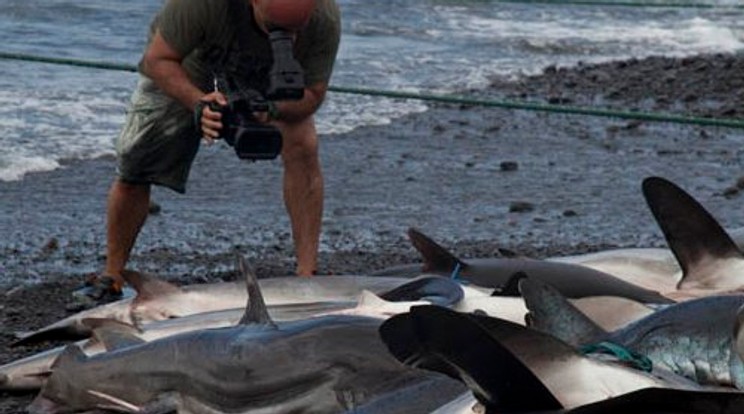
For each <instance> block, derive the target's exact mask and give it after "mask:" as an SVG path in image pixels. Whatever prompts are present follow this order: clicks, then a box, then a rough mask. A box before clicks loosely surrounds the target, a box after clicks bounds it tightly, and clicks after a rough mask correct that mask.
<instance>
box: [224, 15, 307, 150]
mask: <svg viewBox="0 0 744 414" xmlns="http://www.w3.org/2000/svg"><path fill="white" fill-rule="evenodd" d="M269 42H270V43H271V50H272V55H273V64H272V66H271V70H270V72H269V87H268V89H267V91H266V96H265V97H264V96H263V95H262V94H261V93H260V92H258V91H256V90H254V89H248V90H244V89H240V88H238V87H231V86H230V82H225V84H226V85H227V86H226V90H224V91H223V93H225V95H226V96H227V100H228V104H227V106H224V107H221V106H219V105H217V104H216V103H210V104H209V106H210V109H211V110H213V111H219V112H221V113H222V127H223V129H222V138H223V139H224V140H225V142H227V143H228V144H229V145H230V146H232V147H233V148H235V153H236V154H237V155H238V158H241V159H248V160H270V159H274V158H276V157H277V156H278V155H279V154H280V153H281V151H282V134H281V132H280V131H279V129H277V128H276V127H275V126H273V125H269V124H263V123H260V122H258V121H257V120H256V119H255V118H254V116H253V114H254V113H255V112H269V114H270V116H272V110H271V107H272V105H273V102H274V101H283V100H299V99H302V97H303V94H304V91H305V80H304V74H303V71H302V67H301V66H300V64H299V63H298V62H297V61H296V60H295V59H294V56H293V54H292V34H291V33H289V32H287V31H284V30H281V29H275V30H271V31H270V32H269Z"/></svg>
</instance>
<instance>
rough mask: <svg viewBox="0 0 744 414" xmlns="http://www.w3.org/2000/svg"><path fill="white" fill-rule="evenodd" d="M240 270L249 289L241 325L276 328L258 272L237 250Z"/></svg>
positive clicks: (236, 255) (236, 254) (236, 256)
mask: <svg viewBox="0 0 744 414" xmlns="http://www.w3.org/2000/svg"><path fill="white" fill-rule="evenodd" d="M235 258H236V262H237V268H238V272H239V273H240V274H242V275H243V277H244V278H245V288H246V290H247V291H248V303H247V304H246V306H245V313H244V314H243V317H242V318H240V322H239V323H240V324H241V325H250V324H258V325H264V326H266V327H271V328H276V324H275V323H274V321H273V320H271V316H269V310H268V309H267V308H266V302H264V298H263V294H262V293H261V287H260V286H259V284H258V277H256V272H254V271H253V269H252V268H251V267H250V266H249V265H248V262H247V261H246V260H245V258H244V257H243V256H242V255H241V254H240V253H238V252H237V251H236V252H235Z"/></svg>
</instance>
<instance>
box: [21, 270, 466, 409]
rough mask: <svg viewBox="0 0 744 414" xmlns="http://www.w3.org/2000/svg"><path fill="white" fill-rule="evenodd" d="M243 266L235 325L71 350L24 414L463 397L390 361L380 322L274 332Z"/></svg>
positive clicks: (345, 320)
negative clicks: (242, 307)
mask: <svg viewBox="0 0 744 414" xmlns="http://www.w3.org/2000/svg"><path fill="white" fill-rule="evenodd" d="M240 266H241V268H242V269H243V272H244V273H245V275H246V279H247V281H246V287H247V291H248V304H247V306H246V311H245V314H244V315H243V317H242V318H241V322H240V324H239V325H238V326H234V327H229V328H221V329H208V330H200V331H195V332H190V333H184V334H180V335H175V336H171V337H167V338H164V339H160V340H155V341H152V342H148V343H140V344H137V343H136V340H130V341H123V342H124V343H123V344H122V345H121V346H117V343H118V342H120V341H121V340H122V338H121V335H118V338H114V339H113V340H111V341H108V343H109V346H110V347H111V348H112V350H110V351H109V352H106V353H103V354H99V355H96V356H92V357H87V356H85V355H84V354H83V353H82V352H81V351H80V349H79V348H77V347H76V346H70V347H69V348H68V349H67V350H66V351H65V353H64V354H63V355H62V356H60V357H59V359H58V360H57V361H56V362H55V363H54V365H53V366H52V374H51V376H50V377H49V379H48V380H47V383H46V385H45V386H44V388H43V389H42V390H41V392H40V393H39V395H38V396H37V398H36V400H34V402H33V403H32V404H31V405H30V406H29V412H31V413H34V414H41V413H45V414H48V413H57V412H63V411H64V412H81V411H90V410H98V409H104V410H115V411H122V412H140V411H144V412H170V411H178V412H209V413H227V412H230V413H238V412H245V413H248V412H250V413H269V412H271V413H274V412H276V413H279V412H287V413H288V412H304V413H336V412H345V411H353V410H355V409H357V408H359V409H361V408H363V407H365V406H367V405H368V404H376V403H379V402H380V401H381V400H382V399H384V397H385V396H390V395H394V394H397V393H401V392H407V393H408V394H407V395H409V396H411V395H417V396H418V401H416V402H417V404H419V407H418V410H420V411H418V412H428V411H431V410H432V409H434V408H436V407H438V406H440V405H442V404H444V403H445V402H447V401H449V400H451V399H452V398H454V396H456V395H459V394H461V393H462V392H463V391H464V387H463V386H462V385H461V384H459V383H458V382H456V381H453V380H451V379H449V378H446V377H445V376H442V375H439V374H433V373H430V372H427V371H423V370H417V369H414V368H410V367H407V366H405V365H403V364H401V363H400V362H398V361H397V360H396V359H395V358H393V357H392V356H391V355H390V354H389V352H388V351H387V349H386V347H385V345H384V344H383V343H382V342H381V340H380V338H379V335H378V328H379V325H380V323H381V321H380V320H379V319H374V318H366V317H356V316H324V317H317V318H313V319H308V320H301V321H295V322H288V323H282V324H275V323H274V322H273V321H272V320H271V318H270V317H269V315H268V313H267V311H266V306H265V305H264V303H263V298H262V296H261V293H260V289H259V286H258V283H257V281H256V279H255V276H254V275H253V274H252V272H251V271H249V270H248V268H247V265H246V264H245V263H244V262H243V261H242V258H241V259H240ZM133 343H134V344H133ZM432 374H433V375H432ZM432 384H433V385H432ZM414 412H416V411H414Z"/></svg>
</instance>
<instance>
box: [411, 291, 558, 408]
mask: <svg viewBox="0 0 744 414" xmlns="http://www.w3.org/2000/svg"><path fill="white" fill-rule="evenodd" d="M411 313H412V315H413V326H414V330H415V332H416V335H417V336H418V340H419V341H420V342H421V343H422V344H424V346H425V347H426V348H427V349H429V350H430V351H431V352H432V353H434V354H436V355H438V356H439V357H440V358H441V359H442V360H443V361H445V362H446V363H447V364H449V365H450V366H451V367H453V368H454V369H455V370H456V371H457V372H458V374H459V376H460V378H461V380H462V381H463V382H464V383H465V384H466V385H467V386H468V387H469V388H470V389H471V390H472V391H473V393H474V394H475V396H476V398H477V399H478V400H479V401H480V402H481V403H483V404H484V405H486V407H488V408H489V409H493V410H496V412H502V411H503V412H512V411H516V410H518V411H520V412H527V411H543V410H558V409H561V408H563V406H562V405H561V403H560V402H559V401H558V400H557V399H556V398H555V396H553V394H552V393H551V392H550V391H549V390H548V388H547V387H546V386H545V385H544V384H543V383H542V381H540V379H539V378H538V377H537V376H536V375H535V374H534V373H533V372H532V371H531V370H530V369H529V368H528V367H526V366H525V365H524V364H523V363H522V361H520V360H519V358H517V357H516V356H515V355H514V354H512V353H511V351H509V350H508V349H507V348H506V347H505V346H504V345H502V343H501V342H500V341H499V340H498V339H496V338H495V337H494V336H492V335H491V334H489V332H487V331H486V330H485V329H484V327H483V326H482V325H481V324H480V323H479V322H477V319H476V318H473V317H472V316H470V315H467V314H462V313H458V312H455V311H452V310H449V309H446V308H442V307H440V306H418V307H415V308H413V309H412V310H411ZM505 323H508V322H505Z"/></svg>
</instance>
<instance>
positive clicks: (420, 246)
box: [408, 228, 467, 274]
mask: <svg viewBox="0 0 744 414" xmlns="http://www.w3.org/2000/svg"><path fill="white" fill-rule="evenodd" d="M408 238H409V239H410V240H411V243H412V244H413V247H414V248H415V249H416V250H418V252H419V253H420V254H421V257H422V258H423V259H424V267H423V269H422V270H423V271H424V272H431V273H440V274H441V273H446V274H450V273H455V269H460V270H462V268H464V267H467V264H466V263H465V262H463V261H462V260H460V259H458V258H457V257H456V256H455V255H453V254H452V253H450V252H449V251H448V250H447V249H445V248H444V247H442V246H440V245H439V244H437V243H436V242H434V240H432V239H430V238H429V237H428V236H426V235H424V234H423V233H421V232H420V231H418V230H416V229H414V228H410V229H408Z"/></svg>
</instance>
